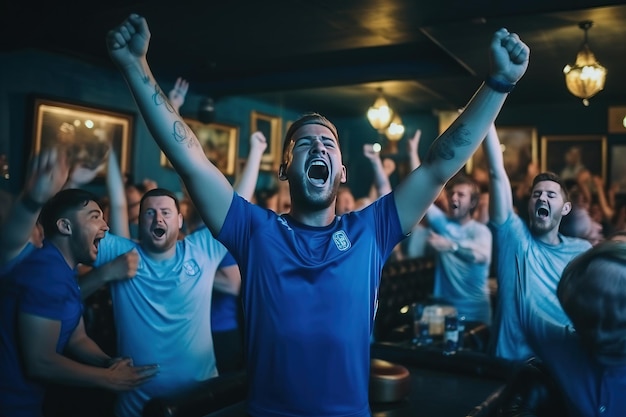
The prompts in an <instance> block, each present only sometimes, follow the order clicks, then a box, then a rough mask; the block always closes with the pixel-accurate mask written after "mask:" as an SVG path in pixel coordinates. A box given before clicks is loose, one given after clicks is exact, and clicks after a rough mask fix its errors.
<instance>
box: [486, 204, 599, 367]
mask: <svg viewBox="0 0 626 417" xmlns="http://www.w3.org/2000/svg"><path fill="white" fill-rule="evenodd" d="M490 226H491V227H492V228H493V235H494V243H495V247H496V262H497V279H498V308H497V310H496V318H495V320H494V324H493V326H492V330H493V338H492V340H493V341H494V342H496V343H497V345H496V347H495V355H496V356H498V357H502V358H505V359H510V360H526V359H528V358H530V357H532V356H535V353H534V352H533V350H532V349H531V348H530V346H529V345H528V341H527V340H526V336H525V334H524V332H523V331H522V327H521V324H520V319H519V310H518V306H519V305H520V303H528V304H531V305H532V306H533V308H535V309H536V311H538V312H541V313H542V314H543V315H544V316H545V317H547V318H549V320H552V321H553V322H554V323H556V324H560V325H566V324H568V323H569V322H570V321H569V319H568V317H567V315H566V314H565V312H564V311H563V309H562V308H561V304H560V303H559V300H558V299H557V297H556V287H557V285H558V283H559V281H560V279H561V273H562V272H563V269H565V266H566V265H567V264H568V263H569V261H570V260H572V258H573V257H574V256H576V255H578V254H580V253H581V252H584V251H585V250H587V249H589V248H590V247H591V244H590V243H589V242H588V241H586V240H583V239H578V238H572V237H567V236H563V235H561V234H559V240H560V243H559V244H557V245H548V244H547V243H544V242H542V241H540V240H538V239H536V238H535V237H534V236H533V235H532V234H531V232H530V230H529V229H528V227H527V226H526V225H525V224H524V222H523V221H522V219H520V218H519V216H517V215H516V214H513V213H512V214H511V215H510V216H509V218H508V219H507V220H506V221H505V222H504V223H503V224H502V225H501V226H499V227H498V226H495V225H494V224H490Z"/></svg>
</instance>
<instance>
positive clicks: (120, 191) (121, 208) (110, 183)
mask: <svg viewBox="0 0 626 417" xmlns="http://www.w3.org/2000/svg"><path fill="white" fill-rule="evenodd" d="M106 177H107V193H108V194H109V220H108V223H109V228H110V232H111V233H113V234H114V235H117V236H121V237H125V238H127V239H130V226H129V224H128V202H127V200H126V190H125V188H124V180H123V178H122V171H121V170H120V165H119V164H118V163H117V155H116V153H115V150H114V149H113V147H111V149H110V150H109V161H108V165H107V176H106Z"/></svg>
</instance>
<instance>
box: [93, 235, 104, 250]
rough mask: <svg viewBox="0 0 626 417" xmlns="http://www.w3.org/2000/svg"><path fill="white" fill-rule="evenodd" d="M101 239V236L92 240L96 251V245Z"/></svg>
mask: <svg viewBox="0 0 626 417" xmlns="http://www.w3.org/2000/svg"><path fill="white" fill-rule="evenodd" d="M101 240H102V238H101V237H97V238H95V239H94V240H93V247H94V248H95V249H96V252H97V251H98V247H99V246H100V241H101Z"/></svg>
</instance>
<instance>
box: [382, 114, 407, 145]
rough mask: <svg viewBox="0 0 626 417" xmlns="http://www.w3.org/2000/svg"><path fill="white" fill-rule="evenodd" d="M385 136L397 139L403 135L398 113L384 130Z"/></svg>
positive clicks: (393, 139) (402, 126)
mask: <svg viewBox="0 0 626 417" xmlns="http://www.w3.org/2000/svg"><path fill="white" fill-rule="evenodd" d="M385 136H387V139H389V140H392V141H394V142H395V141H399V140H400V139H402V136H404V125H403V124H402V119H400V116H399V115H397V114H396V115H395V116H394V117H393V120H391V123H390V124H389V127H387V130H385Z"/></svg>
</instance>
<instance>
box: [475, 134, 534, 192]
mask: <svg viewBox="0 0 626 417" xmlns="http://www.w3.org/2000/svg"><path fill="white" fill-rule="evenodd" d="M496 131H497V132H498V138H499V139H500V147H501V148H502V157H503V160H504V169H505V171H506V173H507V175H508V177H509V180H510V182H511V184H512V185H518V184H521V183H523V182H524V180H525V178H526V175H527V172H528V165H529V164H531V163H533V164H539V157H538V148H539V145H538V142H539V141H538V139H537V129H536V128H535V127H534V126H497V127H496ZM475 169H481V170H484V172H488V171H487V159H486V157H485V154H484V152H483V149H482V146H480V147H479V148H478V149H477V150H476V152H474V155H472V158H470V160H469V161H468V162H467V164H466V171H467V173H468V174H472V173H473V172H474V170H475Z"/></svg>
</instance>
